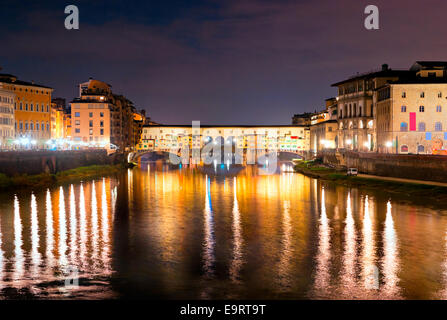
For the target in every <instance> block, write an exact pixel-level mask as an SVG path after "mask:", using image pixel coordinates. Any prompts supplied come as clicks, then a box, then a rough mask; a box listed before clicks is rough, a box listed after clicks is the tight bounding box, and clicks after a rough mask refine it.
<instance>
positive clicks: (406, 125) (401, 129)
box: [400, 122, 408, 131]
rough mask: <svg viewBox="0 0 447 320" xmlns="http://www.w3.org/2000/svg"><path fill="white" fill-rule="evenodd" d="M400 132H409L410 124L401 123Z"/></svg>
mask: <svg viewBox="0 0 447 320" xmlns="http://www.w3.org/2000/svg"><path fill="white" fill-rule="evenodd" d="M400 131H408V123H406V122H401V123H400Z"/></svg>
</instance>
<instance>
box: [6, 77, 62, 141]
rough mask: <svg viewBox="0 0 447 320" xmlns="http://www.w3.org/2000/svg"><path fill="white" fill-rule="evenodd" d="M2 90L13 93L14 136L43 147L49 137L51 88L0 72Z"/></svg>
mask: <svg viewBox="0 0 447 320" xmlns="http://www.w3.org/2000/svg"><path fill="white" fill-rule="evenodd" d="M0 84H2V87H3V89H4V90H7V91H9V92H11V93H13V94H14V95H15V100H14V109H15V110H14V117H15V123H14V127H15V136H16V138H22V139H25V140H27V141H30V142H34V145H36V146H38V147H41V148H44V147H45V145H46V142H47V140H48V139H50V137H51V128H50V115H51V110H50V109H51V94H52V92H53V89H52V88H50V87H47V86H43V85H38V84H35V83H34V82H26V81H21V80H18V79H17V77H15V76H13V75H10V74H0Z"/></svg>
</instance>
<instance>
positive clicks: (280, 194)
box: [0, 163, 447, 299]
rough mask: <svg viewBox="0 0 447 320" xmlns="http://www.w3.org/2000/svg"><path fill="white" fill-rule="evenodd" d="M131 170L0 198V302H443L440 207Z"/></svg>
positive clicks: (246, 175)
mask: <svg viewBox="0 0 447 320" xmlns="http://www.w3.org/2000/svg"><path fill="white" fill-rule="evenodd" d="M142 167H143V169H139V168H136V169H134V170H129V171H127V172H124V173H123V174H121V175H120V176H119V177H114V178H108V177H106V178H102V179H99V180H94V181H84V182H82V183H78V184H71V185H65V186H60V187H56V188H52V189H49V190H45V191H43V192H41V191H34V192H26V191H23V192H20V193H17V194H16V195H14V194H12V195H11V194H3V195H0V290H1V291H0V297H1V298H21V297H25V298H30V297H31V298H33V297H34V298H67V297H74V298H110V297H148V298H204V299H213V298H235V299H238V298H265V299H277V298H288V299H290V298H294V299H297V298H298V299H299V298H311V299H315V298H322V299H401V298H426V299H427V298H446V294H445V292H447V280H446V279H447V271H445V270H447V267H446V266H447V253H446V252H447V250H446V249H445V248H447V244H446V243H447V240H446V239H447V236H446V230H447V217H446V215H445V213H446V212H445V211H444V210H441V209H440V208H438V209H436V208H424V207H421V206H419V205H416V204H411V201H409V200H408V199H406V198H403V197H402V198H400V197H399V196H396V195H392V196H391V197H390V195H389V194H386V193H383V192H381V191H380V190H378V191H371V190H362V189H357V188H351V189H348V188H346V187H343V186H337V185H333V184H331V183H327V182H321V181H317V180H314V179H311V178H308V177H305V176H302V175H300V174H294V173H289V172H281V173H279V174H275V175H256V170H255V169H253V168H251V167H249V168H247V169H245V170H242V171H240V172H239V173H238V174H237V175H236V176H235V175H229V176H213V175H205V174H203V173H201V172H200V171H198V170H196V169H192V168H190V167H188V166H183V167H182V169H181V170H178V169H175V168H174V169H173V168H169V167H168V166H166V165H161V164H159V163H157V164H153V165H152V166H151V167H149V168H147V165H142ZM146 168H147V169H146ZM427 250H429V251H430V253H429V254H427ZM73 268H75V269H77V270H78V271H79V277H80V283H79V284H80V287H79V288H78V289H75V290H73V291H67V290H66V289H65V288H64V280H65V279H66V278H67V277H68V276H69V275H68V274H67V272H68V271H70V270H72V269H73Z"/></svg>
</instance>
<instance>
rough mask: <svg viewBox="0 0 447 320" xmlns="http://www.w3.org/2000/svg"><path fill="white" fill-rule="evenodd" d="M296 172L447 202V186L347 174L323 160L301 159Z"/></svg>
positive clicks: (355, 185)
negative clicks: (325, 164) (324, 163)
mask: <svg viewBox="0 0 447 320" xmlns="http://www.w3.org/2000/svg"><path fill="white" fill-rule="evenodd" d="M294 170H295V172H299V173H302V174H304V175H306V176H309V177H312V178H316V179H321V180H326V181H332V182H334V183H337V184H342V185H345V186H348V187H361V188H370V189H380V190H381V191H385V192H389V193H400V194H406V195H409V196H413V195H414V196H417V197H420V198H426V197H429V198H431V199H432V198H434V200H435V201H436V202H438V203H439V202H443V203H446V204H447V186H439V185H430V184H424V182H423V181H421V183H416V182H415V183H410V182H401V181H390V180H384V179H380V178H376V177H374V178H367V177H358V176H347V175H346V171H340V170H335V169H333V168H329V167H326V166H324V165H323V164H322V163H321V161H318V160H316V161H300V162H298V163H296V164H295V166H294Z"/></svg>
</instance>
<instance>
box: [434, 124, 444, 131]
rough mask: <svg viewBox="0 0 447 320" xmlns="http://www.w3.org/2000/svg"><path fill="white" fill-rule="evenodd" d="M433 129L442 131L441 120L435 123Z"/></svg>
mask: <svg viewBox="0 0 447 320" xmlns="http://www.w3.org/2000/svg"><path fill="white" fill-rule="evenodd" d="M435 131H442V123H441V122H436V123H435Z"/></svg>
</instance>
